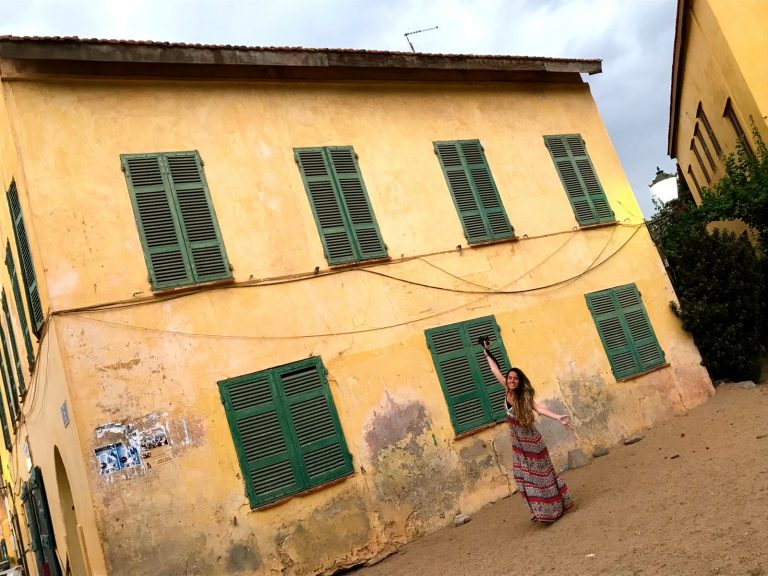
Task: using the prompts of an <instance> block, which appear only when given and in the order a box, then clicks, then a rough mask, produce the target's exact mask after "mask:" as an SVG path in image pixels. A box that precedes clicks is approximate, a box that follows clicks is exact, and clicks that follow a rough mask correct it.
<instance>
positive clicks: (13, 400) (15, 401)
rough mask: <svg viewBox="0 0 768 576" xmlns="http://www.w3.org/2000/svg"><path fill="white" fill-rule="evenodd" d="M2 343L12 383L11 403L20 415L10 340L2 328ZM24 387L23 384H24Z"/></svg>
mask: <svg viewBox="0 0 768 576" xmlns="http://www.w3.org/2000/svg"><path fill="white" fill-rule="evenodd" d="M0 342H2V346H3V358H4V360H5V368H6V370H7V371H8V382H9V383H10V387H9V388H10V390H11V398H10V400H9V402H11V403H12V404H13V407H14V409H15V410H16V414H18V413H19V392H18V389H17V388H16V379H15V378H14V376H13V365H14V364H13V362H12V361H11V355H10V353H9V352H8V339H7V337H6V335H5V330H3V328H2V326H0ZM22 386H23V384H22Z"/></svg>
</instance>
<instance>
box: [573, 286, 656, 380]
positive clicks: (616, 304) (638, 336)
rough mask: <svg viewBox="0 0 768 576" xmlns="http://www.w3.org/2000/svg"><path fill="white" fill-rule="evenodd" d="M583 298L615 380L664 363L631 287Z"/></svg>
mask: <svg viewBox="0 0 768 576" xmlns="http://www.w3.org/2000/svg"><path fill="white" fill-rule="evenodd" d="M586 297H587V304H588V306H589V309H590V312H591V313H592V316H593V318H594V320H595V325H596V326H597V329H598V333H599V335H600V339H601V340H602V342H603V346H604V348H605V351H606V354H607V356H608V361H609V362H610V364H611V368H612V370H613V373H614V376H615V377H616V378H617V379H620V378H625V377H627V376H631V375H633V374H637V373H639V372H644V371H645V370H649V369H650V368H653V367H655V366H659V365H661V364H663V363H664V352H663V351H662V350H661V347H660V346H659V343H658V340H657V339H656V335H655V333H654V332H653V328H652V326H651V324H650V322H649V320H648V316H647V315H646V312H645V307H644V306H643V303H642V301H641V300H640V294H639V293H638V291H637V287H636V286H635V285H634V284H628V285H626V286H621V287H619V288H613V289H610V290H603V291H601V292H595V293H592V294H587V296H586Z"/></svg>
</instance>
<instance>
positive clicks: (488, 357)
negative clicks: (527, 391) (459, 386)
mask: <svg viewBox="0 0 768 576" xmlns="http://www.w3.org/2000/svg"><path fill="white" fill-rule="evenodd" d="M480 344H481V345H482V346H483V352H484V353H485V359H486V360H487V361H488V366H490V368H491V372H492V373H493V375H494V376H495V377H496V380H498V381H499V384H501V385H502V386H504V389H505V390H506V388H507V379H506V378H504V375H503V374H502V373H501V370H499V364H498V362H496V358H494V357H493V355H492V354H491V351H490V350H489V349H488V347H489V346H490V345H491V342H490V340H488V339H487V338H483V339H481V340H480Z"/></svg>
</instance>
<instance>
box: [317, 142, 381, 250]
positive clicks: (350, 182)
mask: <svg viewBox="0 0 768 576" xmlns="http://www.w3.org/2000/svg"><path fill="white" fill-rule="evenodd" d="M326 154H327V155H328V159H329V160H330V165H331V168H332V169H333V174H334V177H335V179H336V184H337V185H338V189H339V192H340V196H341V199H342V202H343V204H344V209H345V212H346V214H347V216H348V218H349V223H350V224H351V226H352V234H353V236H354V238H355V241H356V242H355V244H356V247H357V250H358V257H359V258H360V259H361V260H368V259H371V258H385V257H386V256H387V250H386V248H385V247H384V242H383V241H382V239H381V234H380V233H379V227H378V225H377V224H376V217H375V216H374V215H373V210H372V209H371V201H370V199H369V198H368V192H367V191H366V189H365V183H364V182H363V175H362V174H361V173H360V168H359V166H358V165H357V156H356V154H355V151H354V150H353V149H352V147H351V146H338V147H337V146H334V147H330V148H326Z"/></svg>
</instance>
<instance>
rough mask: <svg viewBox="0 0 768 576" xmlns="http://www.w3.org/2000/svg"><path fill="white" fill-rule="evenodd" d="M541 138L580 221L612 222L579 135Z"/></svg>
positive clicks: (591, 222)
mask: <svg viewBox="0 0 768 576" xmlns="http://www.w3.org/2000/svg"><path fill="white" fill-rule="evenodd" d="M544 142H545V143H546V146H547V149H548V150H549V153H550V154H551V155H552V161H553V162H554V164H555V168H556V169H557V173H558V174H559V175H560V180H561V181H562V183H563V187H564V188H565V192H566V194H567V195H568V199H569V200H570V202H571V206H572V207H573V212H574V214H575V215H576V219H577V220H578V222H579V224H580V225H582V226H589V225H592V224H600V223H604V222H614V221H615V217H614V214H613V211H612V210H611V207H610V205H609V204H608V199H607V198H606V196H605V192H604V191H603V188H602V186H601V185H600V181H599V180H598V178H597V174H596V172H595V169H594V166H593V165H592V161H591V160H590V158H589V154H587V150H586V147H585V146H584V140H583V139H582V138H581V136H580V135H578V134H570V135H563V136H545V137H544Z"/></svg>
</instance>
